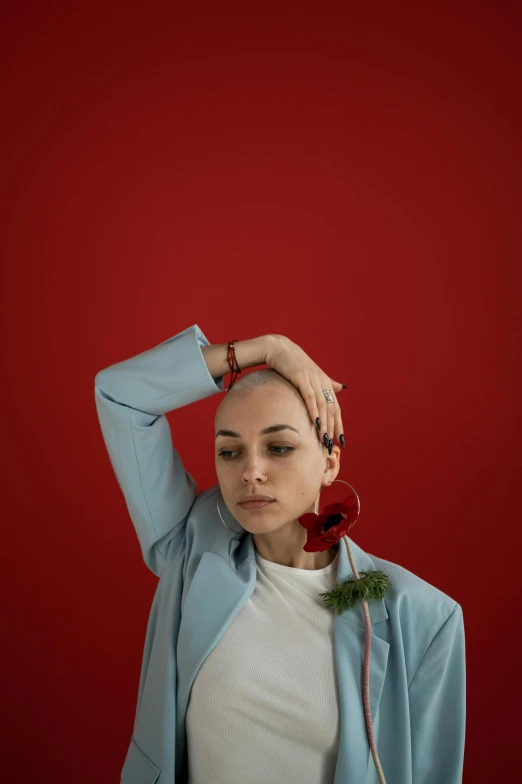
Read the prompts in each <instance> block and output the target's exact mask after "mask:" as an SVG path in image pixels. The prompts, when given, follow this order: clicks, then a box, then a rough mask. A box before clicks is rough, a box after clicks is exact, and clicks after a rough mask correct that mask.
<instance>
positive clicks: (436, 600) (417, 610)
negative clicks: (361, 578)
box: [367, 553, 462, 661]
mask: <svg viewBox="0 0 522 784" xmlns="http://www.w3.org/2000/svg"><path fill="white" fill-rule="evenodd" d="M367 554H368V555H369V557H370V558H371V559H372V561H373V562H374V564H375V569H381V570H382V571H383V572H384V573H385V574H387V575H388V578H389V580H390V586H389V588H388V590H387V591H386V594H385V597H384V603H385V605H386V609H387V611H388V617H389V620H390V622H391V625H392V629H393V633H396V634H397V635H400V637H401V638H402V640H403V645H404V646H405V648H406V649H407V650H406V655H407V658H408V659H409V660H410V661H418V660H419V659H420V657H421V656H422V655H423V653H424V651H425V650H426V649H427V647H428V646H429V644H430V643H431V641H432V640H433V639H434V638H435V637H436V635H437V634H438V632H439V631H440V630H441V629H442V627H443V626H444V624H445V623H446V622H447V621H448V619H449V618H450V617H451V616H452V615H453V614H454V613H455V614H456V615H460V616H462V608H461V606H460V604H459V603H458V602H457V601H456V599H454V598H453V597H451V596H449V594H447V593H445V592H444V591H442V590H441V589H440V588H438V587H437V586H435V585H433V584H432V583H430V582H428V581H427V580H425V579H423V578H422V577H420V576H419V575H418V574H415V573H414V572H412V571H411V570H410V569H407V568H406V567H404V566H402V565H400V564H397V563H394V562H393V561H389V560H387V559H385V558H380V557H379V556H376V555H373V554H371V553H367Z"/></svg>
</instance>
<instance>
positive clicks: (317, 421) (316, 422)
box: [315, 417, 321, 430]
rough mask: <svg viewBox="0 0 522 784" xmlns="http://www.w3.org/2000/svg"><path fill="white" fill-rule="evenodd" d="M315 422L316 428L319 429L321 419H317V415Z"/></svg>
mask: <svg viewBox="0 0 522 784" xmlns="http://www.w3.org/2000/svg"><path fill="white" fill-rule="evenodd" d="M315 424H316V425H317V429H318V430H320V429H321V420H320V419H319V417H317V419H316V420H315Z"/></svg>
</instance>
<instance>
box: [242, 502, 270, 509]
mask: <svg viewBox="0 0 522 784" xmlns="http://www.w3.org/2000/svg"><path fill="white" fill-rule="evenodd" d="M272 503H273V501H243V503H240V504H239V506H241V507H242V508H243V509H250V510H252V511H253V510H254V509H263V507H265V506H268V505H269V504H272Z"/></svg>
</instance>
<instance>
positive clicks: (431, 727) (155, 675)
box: [95, 324, 466, 784]
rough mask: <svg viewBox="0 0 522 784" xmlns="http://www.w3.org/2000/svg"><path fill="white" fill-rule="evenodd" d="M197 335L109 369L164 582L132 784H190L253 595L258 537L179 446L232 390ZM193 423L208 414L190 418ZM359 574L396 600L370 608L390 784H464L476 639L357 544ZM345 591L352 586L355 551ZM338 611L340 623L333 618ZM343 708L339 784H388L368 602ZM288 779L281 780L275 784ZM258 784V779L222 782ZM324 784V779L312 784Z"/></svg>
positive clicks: (143, 519)
mask: <svg viewBox="0 0 522 784" xmlns="http://www.w3.org/2000/svg"><path fill="white" fill-rule="evenodd" d="M207 345H210V344H209V341H208V340H207V338H206V337H205V335H204V334H203V333H202V331H201V330H200V328H199V327H198V325H197V324H193V325H192V326H191V327H188V328H187V329H185V330H183V331H182V332H179V333H178V334H177V335H174V336H173V337H171V338H169V339H168V340H166V341H164V342H163V343H160V344H159V345H157V346H155V347H154V348H152V349H150V350H148V351H145V352H144V353H142V354H139V355H137V356H135V357H131V358H129V359H126V360H124V361H123V362H119V363H117V364H114V365H111V366H110V367H108V368H106V369H104V370H101V371H100V372H99V373H98V374H97V375H96V378H95V401H96V408H97V413H98V417H99V422H100V426H101V431H102V434H103V438H104V441H105V445H106V447H107V451H108V454H109V457H110V461H111V464H112V467H113V470H114V473H115V476H116V478H117V481H118V483H119V486H120V488H121V490H122V492H123V495H124V497H125V501H126V504H127V508H128V511H129V515H130V518H131V520H132V522H133V524H134V528H135V530H136V534H137V536H138V540H139V544H140V547H141V552H142V554H143V558H144V561H145V563H146V565H147V566H148V567H149V569H150V570H151V571H152V572H153V573H154V574H155V575H157V577H158V578H159V581H158V584H157V588H156V592H155V595H154V599H153V602H152V607H151V611H150V617H149V621H148V625H147V631H146V639H145V646H144V652H143V663H142V668H141V675H140V681H139V689H138V699H137V706H136V715H135V721H134V730H133V733H132V738H131V739H130V744H129V748H128V751H127V755H126V758H125V760H124V764H123V769H122V772H121V784H181V782H186V781H187V758H186V757H187V755H186V734H185V715H186V711H187V705H188V700H189V696H190V690H191V687H192V684H193V682H194V679H195V678H196V676H197V674H198V670H199V668H200V667H201V665H202V663H203V662H204V660H205V658H206V656H208V654H209V653H210V651H211V650H212V649H213V648H214V646H215V645H217V644H218V643H219V640H220V638H221V636H222V634H223V633H224V631H225V630H226V628H227V627H228V625H229V624H230V623H232V622H233V620H234V617H235V616H236V614H237V613H238V612H239V610H240V609H241V608H242V606H243V605H244V604H245V602H246V601H247V599H248V598H249V597H250V595H251V593H252V592H253V590H254V588H255V584H256V560H255V550H254V542H253V539H252V536H251V535H250V533H249V532H248V531H246V530H245V529H244V528H242V526H241V525H240V524H239V523H238V522H237V520H236V519H235V518H234V517H233V516H232V514H231V513H230V512H229V510H228V509H227V507H226V506H225V504H224V502H223V501H222V498H220V509H221V510H222V515H223V517H224V519H225V521H226V523H227V525H228V526H230V528H232V529H234V531H236V532H237V533H234V532H233V531H230V530H228V528H226V527H225V526H224V525H223V523H222V522H221V520H220V519H219V516H218V514H217V509H216V494H217V492H218V489H219V488H218V485H216V486H214V487H211V488H210V489H208V490H206V491H204V492H200V493H199V494H198V485H197V483H196V481H195V480H194V479H193V478H192V476H191V475H190V474H189V473H188V472H187V471H186V470H185V468H184V466H183V463H182V460H181V457H180V455H179V453H178V451H177V450H176V449H175V448H174V447H173V445H172V439H171V431H170V426H169V423H168V420H167V418H166V417H165V413H166V412H167V411H172V410H174V409H177V408H181V407H182V406H187V405H189V404H190V403H194V402H196V401H198V400H202V399H204V398H206V397H210V396H211V395H215V394H217V393H219V392H223V391H224V383H223V376H221V377H219V378H216V379H214V378H212V377H211V375H210V374H209V372H208V369H207V366H206V364H205V361H204V359H203V355H202V352H201V348H200V347H201V346H207ZM187 416H188V417H190V416H192V417H193V416H197V409H196V408H193V409H188V410H187ZM350 543H351V548H352V553H353V557H354V560H355V564H356V567H357V570H358V571H359V572H361V571H362V570H365V569H382V570H383V571H384V572H386V574H387V575H388V576H389V578H390V580H391V587H390V588H388V590H387V593H386V595H385V597H384V599H381V600H369V602H368V605H369V609H370V617H371V622H372V641H371V660H370V704H371V713H372V719H373V727H374V733H375V738H376V744H377V750H378V754H379V758H380V761H381V765H382V767H383V770H384V774H385V777H386V782H387V784H459V783H460V782H461V781H462V769H463V756H464V740H465V714H466V691H465V642H464V625H463V618H462V609H461V606H460V605H459V604H458V603H457V602H456V601H455V600H454V599H451V598H450V597H449V596H447V595H446V594H445V593H443V592H442V591H440V590H438V589H437V588H435V587H434V586H433V585H430V584H429V583H428V582H426V581H425V580H422V579H421V578H420V577H417V576H416V575H415V574H413V573H412V572H410V571H408V570H407V569H405V568H403V567H402V566H399V565H397V564H394V563H391V562H390V561H387V560H384V559H383V558H378V557H377V556H375V555H369V554H368V553H366V552H364V551H363V550H362V549H361V548H360V547H358V546H357V544H356V543H355V542H354V541H353V540H352V539H351V538H350ZM341 545H342V546H341V547H340V549H339V567H338V574H337V580H338V581H339V582H341V581H343V580H345V579H346V578H348V577H350V576H352V574H351V570H350V563H349V560H348V555H347V552H346V547H345V546H344V543H342V542H341ZM332 612H334V611H333V610H332ZM334 645H335V660H336V667H337V678H338V685H339V698H340V700H339V702H340V711H341V724H340V741H339V751H338V757H337V766H336V771H335V778H334V781H333V782H332V784H378V777H377V773H376V770H375V764H374V762H373V758H372V755H371V752H370V748H369V744H368V737H367V734H366V725H365V720H364V710H363V703H362V682H363V661H364V645H365V624H364V614H363V608H362V605H361V603H360V602H358V603H357V604H356V605H355V607H353V608H351V609H350V610H348V611H347V612H345V613H344V614H343V615H335V625H334ZM268 781H269V782H270V784H284V783H283V782H281V783H280V782H279V780H278V778H277V771H276V770H275V771H268V772H267V782H268ZM212 784H248V782H212ZM303 784H312V782H310V783H308V782H306V783H305V782H303Z"/></svg>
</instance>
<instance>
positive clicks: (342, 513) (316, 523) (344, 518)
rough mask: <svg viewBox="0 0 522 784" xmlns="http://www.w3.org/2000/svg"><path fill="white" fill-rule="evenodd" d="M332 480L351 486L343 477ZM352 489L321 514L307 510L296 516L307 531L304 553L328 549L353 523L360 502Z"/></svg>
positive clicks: (357, 515) (357, 514) (326, 507)
mask: <svg viewBox="0 0 522 784" xmlns="http://www.w3.org/2000/svg"><path fill="white" fill-rule="evenodd" d="M334 482H343V483H344V484H345V485H348V487H352V486H351V484H350V483H349V482H345V481H344V479H334ZM332 484H333V482H332ZM352 490H353V493H351V494H350V495H349V496H348V497H347V498H345V499H344V501H342V502H341V503H337V504H329V505H328V506H325V508H324V512H323V513H322V514H320V515H317V514H314V512H307V513H306V514H304V515H301V517H299V518H298V520H299V522H300V524H301V525H302V526H303V528H306V530H307V532H308V537H307V539H306V544H305V545H304V547H303V550H304V551H305V552H306V553H316V552H322V551H323V550H328V549H329V548H330V547H332V545H334V544H335V543H336V542H338V541H339V539H341V538H342V537H343V536H345V535H346V534H347V533H348V531H349V530H350V528H352V526H353V525H355V522H356V520H357V518H358V517H359V512H360V511H361V504H360V501H359V496H358V495H357V493H356V492H355V490H354V488H353V487H352Z"/></svg>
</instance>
